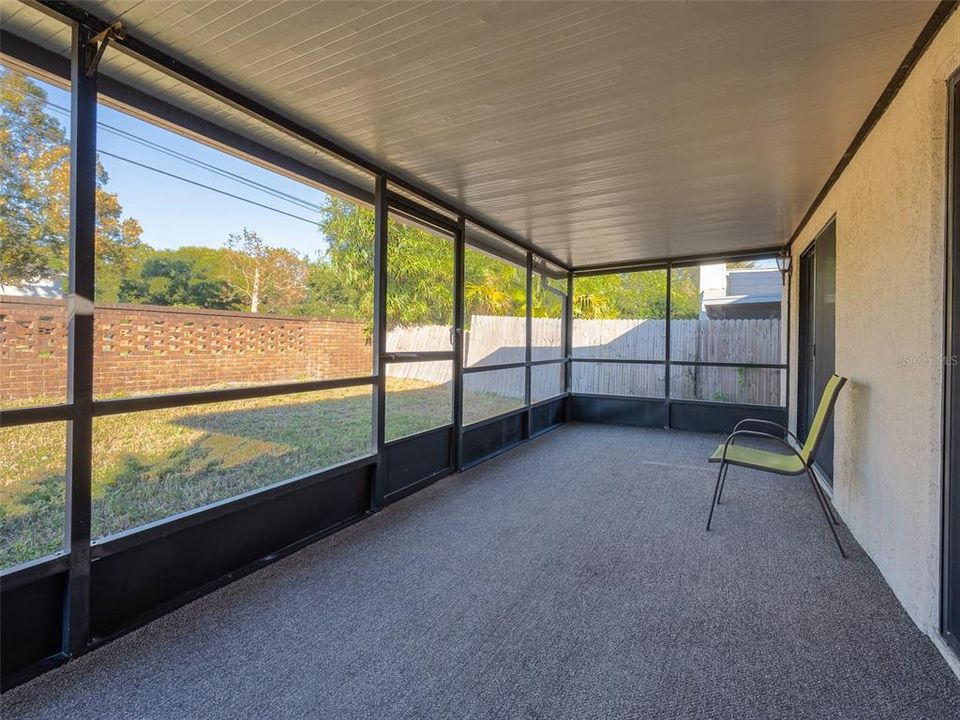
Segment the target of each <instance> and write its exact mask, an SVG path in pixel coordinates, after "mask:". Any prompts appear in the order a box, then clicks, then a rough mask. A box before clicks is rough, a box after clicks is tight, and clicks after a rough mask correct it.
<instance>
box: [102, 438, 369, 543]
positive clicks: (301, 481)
mask: <svg viewBox="0 0 960 720" xmlns="http://www.w3.org/2000/svg"><path fill="white" fill-rule="evenodd" d="M376 462H377V455H376V453H372V452H371V453H370V454H369V455H364V456H363V457H359V458H354V459H353V460H346V461H344V462H342V463H339V464H337V465H332V466H331V467H327V468H320V469H318V470H313V471H310V472H307V473H302V474H300V475H297V476H295V477H292V478H289V479H287V480H280V481H278V482H276V483H273V484H272V485H267V486H266V487H262V488H256V489H254V490H249V491H247V492H245V493H243V494H241V495H234V496H233V497H229V498H224V499H223V500H218V501H216V502H213V503H210V504H208V505H204V506H202V507H198V508H193V509H191V510H186V511H184V512H182V513H178V514H176V515H171V516H169V517H165V518H162V519H160V520H155V521H153V522H151V523H147V524H145V525H139V526H137V527H135V528H130V529H129V530H124V531H122V532H119V533H115V534H113V535H108V536H106V537H102V538H99V539H97V540H94V541H93V543H92V544H91V546H90V555H91V557H93V558H102V557H108V556H110V555H113V554H115V553H117V552H121V551H123V550H127V549H129V548H132V547H136V546H137V545H141V544H143V543H145V542H150V541H151V540H154V539H156V538H159V537H164V536H167V535H172V534H173V533H176V532H180V531H182V530H185V529H187V528H191V527H194V526H195V525H199V524H201V523H205V522H209V521H210V520H213V519H214V518H218V517H222V516H224V515H229V514H230V513H234V512H238V511H240V510H243V509H245V508H248V507H250V506H253V505H259V504H261V503H264V502H268V501H270V500H273V499H274V498H277V497H280V496H281V495H286V494H288V493H291V492H295V491H297V490H300V489H302V488H306V487H310V486H311V485H316V484H317V483H321V482H324V481H326V480H329V479H331V478H335V477H340V476H341V475H345V474H346V473H349V472H353V471H354V470H357V469H359V468H363V467H368V466H370V465H374V464H375V463H376Z"/></svg>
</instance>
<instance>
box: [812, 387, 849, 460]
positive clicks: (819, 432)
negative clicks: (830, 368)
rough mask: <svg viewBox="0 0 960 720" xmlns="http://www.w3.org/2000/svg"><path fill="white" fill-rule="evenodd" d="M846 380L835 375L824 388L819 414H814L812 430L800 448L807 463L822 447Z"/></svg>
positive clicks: (818, 409)
mask: <svg viewBox="0 0 960 720" xmlns="http://www.w3.org/2000/svg"><path fill="white" fill-rule="evenodd" d="M845 382H847V379H846V378H845V377H840V376H839V375H834V376H833V377H831V378H830V380H829V381H827V386H826V387H825V388H824V389H823V395H821V396H820V404H819V405H818V406H817V414H816V415H814V416H813V422H812V423H811V424H810V432H808V433H807V441H806V442H805V443H804V444H803V448H802V449H801V450H800V457H801V458H803V462H804V463H805V464H809V463H810V462H811V460H812V458H814V457H816V455H817V448H819V447H820V441H821V440H823V431H824V430H825V429H826V427H827V422H829V420H830V416H831V415H832V414H833V406H834V405H836V403H837V396H839V395H840V388H842V387H843V385H844V383H845Z"/></svg>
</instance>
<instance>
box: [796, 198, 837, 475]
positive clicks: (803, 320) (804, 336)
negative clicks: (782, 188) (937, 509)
mask: <svg viewBox="0 0 960 720" xmlns="http://www.w3.org/2000/svg"><path fill="white" fill-rule="evenodd" d="M831 228H832V229H833V235H834V239H833V243H834V262H836V243H837V214H836V213H833V214H832V215H831V216H830V217H829V218H828V219H827V221H826V222H825V223H824V224H823V226H822V227H821V228H820V230H818V231H817V234H816V235H814V237H813V240H811V241H810V243H809V244H808V245H807V246H806V247H805V248H804V249H803V252H801V253H800V256H799V262H798V263H797V267H798V268H799V270H798V271H797V272H798V276H799V277H798V282H797V300H798V302H797V436H798V437H799V438H800V440H802V441H804V442H805V441H806V435H807V432H809V424H810V422H811V421H812V420H813V416H814V415H815V414H816V407H817V403H818V401H819V400H820V396H819V395H818V394H817V392H816V367H815V364H814V363H815V362H816V360H815V356H814V358H807V357H806V352H805V351H804V349H803V348H804V342H805V341H806V342H807V346H808V347H809V341H810V333H813V334H814V341H815V338H816V327H817V326H816V323H817V311H816V297H817V245H818V243H819V242H820V239H821V238H822V237H823V235H824V234H825V233H826V232H827V231H828V230H830V229H831ZM811 256H812V267H811V268H810V270H811V272H810V273H809V277H807V278H806V279H805V278H804V272H803V268H804V261H805V260H807V259H810V258H811ZM834 272H836V271H834ZM804 290H807V292H809V293H810V296H811V297H810V301H811V302H813V303H814V306H813V310H812V312H811V311H810V309H809V305H808V303H806V302H804ZM834 292H836V289H834ZM834 333H836V305H834ZM836 348H837V344H836V337H834V341H833V353H834V368H833V370H832V372H835V370H836ZM805 360H809V361H810V362H809V363H808V362H805ZM811 384H812V385H813V396H812V397H811V398H809V404H807V402H808V399H807V398H805V397H804V393H803V390H804V385H806V386H807V389H808V390H809V389H810V386H811ZM828 430H829V432H834V429H833V425H832V419H831V420H830V425H829V428H827V429H825V430H824V432H827V431H828ZM821 449H822V446H821ZM832 465H833V463H831V466H832ZM813 467H814V469H815V470H816V473H817V475H818V476H819V478H820V480H821V485H823V486H825V487H826V489H827V491H828V492H832V490H833V472H834V471H835V468H834V469H833V470H832V471H831V472H830V473H828V472H826V471H825V470H824V468H823V466H822V465H821V464H820V463H819V462H817V459H816V458H814V459H813Z"/></svg>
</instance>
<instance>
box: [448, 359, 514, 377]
mask: <svg viewBox="0 0 960 720" xmlns="http://www.w3.org/2000/svg"><path fill="white" fill-rule="evenodd" d="M526 366H527V364H526V363H525V362H523V361H522V360H521V361H520V362H512V363H498V364H497V365H470V366H469V367H465V368H463V374H464V375H471V374H473V373H482V372H494V371H496V370H519V369H520V368H525V367H526Z"/></svg>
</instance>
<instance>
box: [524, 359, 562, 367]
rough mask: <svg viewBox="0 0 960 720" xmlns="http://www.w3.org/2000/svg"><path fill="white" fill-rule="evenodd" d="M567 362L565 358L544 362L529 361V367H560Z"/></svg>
mask: <svg viewBox="0 0 960 720" xmlns="http://www.w3.org/2000/svg"><path fill="white" fill-rule="evenodd" d="M566 362H567V358H564V357H561V358H547V359H545V360H531V361H530V367H537V366H538V365H561V364H564V363H566Z"/></svg>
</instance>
